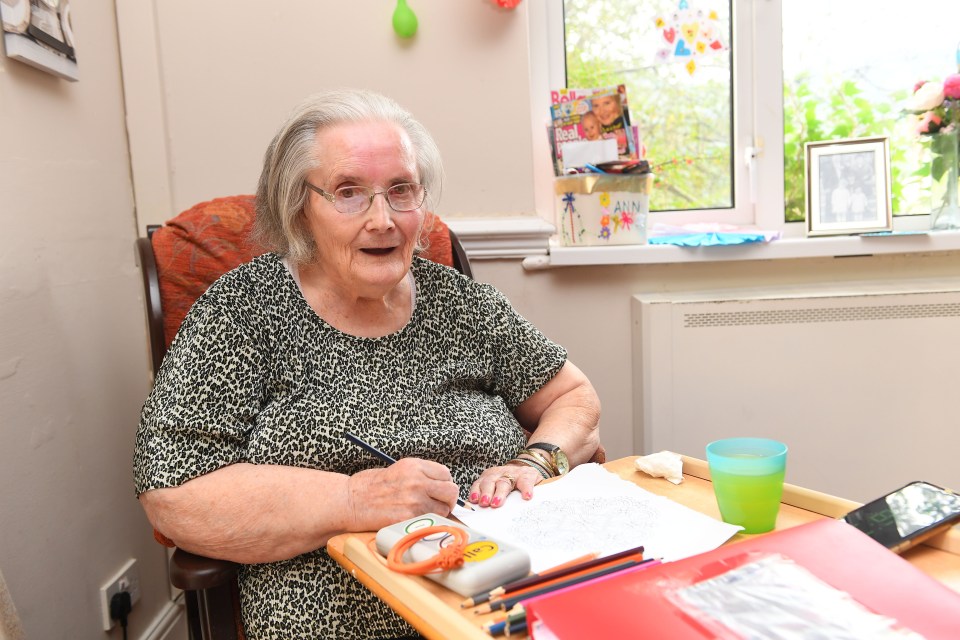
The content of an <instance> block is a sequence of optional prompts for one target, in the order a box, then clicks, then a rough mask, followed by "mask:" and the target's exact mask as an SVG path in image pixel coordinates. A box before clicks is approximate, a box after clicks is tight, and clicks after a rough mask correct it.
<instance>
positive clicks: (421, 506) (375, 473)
mask: <svg viewBox="0 0 960 640" xmlns="http://www.w3.org/2000/svg"><path fill="white" fill-rule="evenodd" d="M459 494H460V488H459V487H458V486H457V485H456V484H455V483H454V482H453V477H452V476H451V475H450V470H449V469H448V468H447V467H445V466H443V465H442V464H439V463H437V462H433V461H431V460H421V459H420V458H403V459H401V460H397V462H395V463H394V464H392V465H390V466H389V467H387V468H386V469H367V470H365V471H361V472H359V473H356V474H354V475H352V476H350V479H349V481H348V493H347V495H348V501H349V507H348V511H349V513H351V514H352V519H351V522H352V524H351V526H350V530H352V531H376V530H377V529H380V528H381V527H384V526H386V525H388V524H392V523H394V522H400V521H401V520H407V519H408V518H413V517H414V516H419V515H423V514H424V513H436V514H438V515H441V516H446V515H447V514H449V513H450V512H451V511H452V510H453V507H454V506H455V505H456V504H457V498H458V497H459Z"/></svg>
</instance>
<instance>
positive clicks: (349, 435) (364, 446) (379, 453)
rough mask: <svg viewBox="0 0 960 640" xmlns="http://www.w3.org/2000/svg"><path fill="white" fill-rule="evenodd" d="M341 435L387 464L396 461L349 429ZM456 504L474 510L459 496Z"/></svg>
mask: <svg viewBox="0 0 960 640" xmlns="http://www.w3.org/2000/svg"><path fill="white" fill-rule="evenodd" d="M343 435H344V436H346V438H347V440H349V441H350V442H352V443H353V444H355V445H357V446H358V447H360V448H361V449H363V450H365V451H366V452H367V453H372V454H373V455H375V456H376V457H378V458H380V459H381V460H383V461H384V462H387V463H389V464H393V463H394V462H396V459H394V458H392V457H391V456H389V455H387V454H386V453H384V452H383V451H380V449H377V448H376V447H375V446H373V445H372V444H370V443H369V442H364V441H363V440H361V439H360V438H358V437H357V436H355V435H353V434H352V433H350V432H349V431H344V432H343ZM457 504H458V505H460V506H461V507H463V508H464V509H470V511H474V508H473V507H471V506H470V505H468V504H467V503H466V502H464V501H463V500H461V499H460V498H457Z"/></svg>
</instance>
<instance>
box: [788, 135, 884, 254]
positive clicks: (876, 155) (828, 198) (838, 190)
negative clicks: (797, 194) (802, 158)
mask: <svg viewBox="0 0 960 640" xmlns="http://www.w3.org/2000/svg"><path fill="white" fill-rule="evenodd" d="M889 156H890V154H889V146H888V142H887V139H886V138H856V139H848V140H831V141H824V142H809V143H807V145H806V160H807V162H806V165H807V234H808V235H850V234H858V233H869V232H876V231H888V230H890V229H891V228H892V218H891V213H890V168H889V167H890V160H889Z"/></svg>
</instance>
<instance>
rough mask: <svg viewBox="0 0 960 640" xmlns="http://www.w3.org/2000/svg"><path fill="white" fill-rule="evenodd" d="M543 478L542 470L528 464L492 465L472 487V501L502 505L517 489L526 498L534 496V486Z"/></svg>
mask: <svg viewBox="0 0 960 640" xmlns="http://www.w3.org/2000/svg"><path fill="white" fill-rule="evenodd" d="M541 480H543V476H541V475H540V472H539V471H537V470H536V469H534V468H533V467H528V466H527V465H523V464H520V465H515V464H507V465H504V466H502V467H490V468H489V469H487V470H486V471H484V472H483V473H481V474H480V477H479V478H477V480H476V482H474V483H473V485H471V487H470V502H472V503H473V504H477V505H480V506H481V507H494V508H496V507H499V506H502V505H503V503H504V501H505V500H506V499H507V496H508V495H510V493H511V492H512V491H513V490H514V489H516V490H517V491H519V492H520V495H521V496H523V499H524V500H529V499H530V498H532V497H533V487H534V485H535V484H537V483H539V482H540V481H541Z"/></svg>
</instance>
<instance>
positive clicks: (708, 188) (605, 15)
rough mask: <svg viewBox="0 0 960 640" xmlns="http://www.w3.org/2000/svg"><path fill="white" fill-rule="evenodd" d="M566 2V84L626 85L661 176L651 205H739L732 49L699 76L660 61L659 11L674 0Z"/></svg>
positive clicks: (635, 117)
mask: <svg viewBox="0 0 960 640" xmlns="http://www.w3.org/2000/svg"><path fill="white" fill-rule="evenodd" d="M565 7H566V14H565V25H566V44H567V57H566V61H567V86H568V87H570V88H579V89H588V88H592V87H606V86H613V85H617V84H624V85H626V87H627V100H628V107H629V111H630V121H631V124H633V125H636V126H638V127H639V131H640V137H641V141H642V143H643V144H644V146H645V147H646V148H647V159H648V160H649V161H650V165H651V168H652V169H653V172H654V177H655V183H654V190H653V193H652V194H651V198H650V208H651V209H652V210H654V211H672V210H685V209H711V208H728V207H731V206H733V181H732V178H731V175H732V162H731V156H732V144H733V140H732V135H731V132H732V118H731V113H730V103H731V92H730V72H729V57H728V56H717V57H715V58H709V59H706V58H705V59H704V60H705V62H704V63H703V66H702V67H701V68H700V69H698V71H697V74H696V75H695V76H691V75H690V74H688V73H687V72H686V71H684V70H683V68H682V66H680V65H675V64H674V65H661V64H656V63H654V62H653V60H652V57H653V52H655V51H656V49H657V48H658V47H659V46H660V45H659V44H657V40H658V37H659V31H658V30H657V29H655V28H654V26H653V25H654V18H655V17H656V16H657V15H659V14H666V13H667V12H669V11H672V10H674V9H675V8H676V2H675V0H659V2H645V3H642V4H641V3H639V2H638V1H637V0H565ZM724 39H725V40H726V39H727V37H725V38H724ZM552 88H553V87H552ZM556 88H559V87H556Z"/></svg>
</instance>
